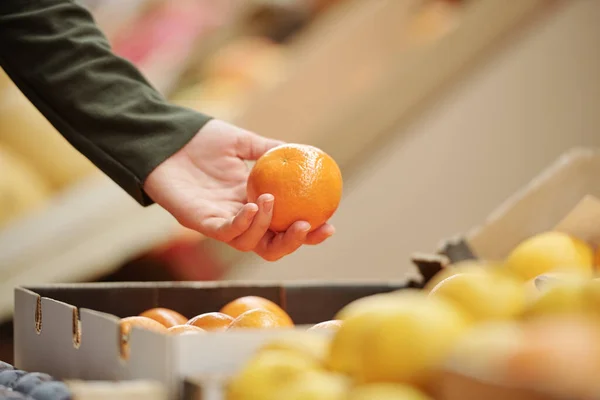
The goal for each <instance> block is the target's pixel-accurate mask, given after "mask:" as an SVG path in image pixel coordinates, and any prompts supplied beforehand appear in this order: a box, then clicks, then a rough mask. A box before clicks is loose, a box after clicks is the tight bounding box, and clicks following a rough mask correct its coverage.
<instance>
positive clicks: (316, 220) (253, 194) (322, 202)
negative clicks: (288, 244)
mask: <svg viewBox="0 0 600 400" xmlns="http://www.w3.org/2000/svg"><path fill="white" fill-rule="evenodd" d="M342 186H343V185H342V173H341V171H340V168H339V167H338V165H337V164H336V162H335V161H334V160H333V158H331V157H330V156H329V155H328V154H326V153H325V152H323V151H322V150H320V149H318V148H316V147H313V146H308V145H300V144H284V145H281V146H278V147H275V148H273V149H271V150H269V151H267V152H266V153H265V154H264V155H263V156H262V157H260V158H259V159H258V160H257V161H256V164H254V167H253V168H252V170H251V171H250V176H249V177H248V184H247V192H248V201H249V202H253V203H254V202H256V200H257V199H258V197H259V196H260V195H262V194H265V193H270V194H272V195H273V196H274V197H275V204H274V207H273V217H272V219H271V225H270V229H271V230H272V231H274V232H284V231H286V230H287V229H288V228H289V227H290V226H291V225H292V224H293V223H294V222H296V221H306V222H308V223H309V224H310V230H311V231H312V230H315V229H317V228H319V227H320V226H321V225H323V224H324V223H325V222H327V220H329V218H331V216H332V215H333V214H334V212H335V211H336V210H337V208H338V205H339V203H340V200H341V198H342Z"/></svg>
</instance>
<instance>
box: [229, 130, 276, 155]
mask: <svg viewBox="0 0 600 400" xmlns="http://www.w3.org/2000/svg"><path fill="white" fill-rule="evenodd" d="M282 144H284V142H282V141H280V140H275V139H270V138H266V137H264V136H260V135H257V134H256V133H252V132H249V131H245V130H242V132H240V138H239V140H238V146H237V156H238V157H240V158H241V159H244V160H252V161H254V160H258V159H259V158H260V157H261V156H262V155H263V154H265V153H266V152H267V151H269V150H271V149H272V148H273V147H277V146H279V145H282Z"/></svg>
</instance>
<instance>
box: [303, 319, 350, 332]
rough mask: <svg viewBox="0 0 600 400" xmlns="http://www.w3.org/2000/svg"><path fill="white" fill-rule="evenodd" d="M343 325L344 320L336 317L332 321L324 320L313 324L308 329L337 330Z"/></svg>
mask: <svg viewBox="0 0 600 400" xmlns="http://www.w3.org/2000/svg"><path fill="white" fill-rule="evenodd" d="M341 326H342V321H340V320H338V319H334V320H331V321H323V322H320V323H318V324H315V325H313V326H311V327H310V328H308V330H309V331H316V330H326V331H333V332H335V331H337V330H338V329H340V327H341Z"/></svg>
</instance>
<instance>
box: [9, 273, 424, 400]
mask: <svg viewBox="0 0 600 400" xmlns="http://www.w3.org/2000/svg"><path fill="white" fill-rule="evenodd" d="M415 286H418V284H417V283H416V282H406V281H404V282H385V283H369V284H360V283H336V284H325V283H324V284H317V283H315V284H312V283H290V284H280V285H277V284H260V283H257V284H254V283H247V284H233V285H228V284H227V283H223V282H198V283H172V282H164V283H108V284H107V283H88V284H64V285H45V286H37V287H27V288H24V287H20V288H17V289H15V318H14V331H15V334H14V337H15V339H14V340H15V366H16V367H17V368H21V369H24V370H28V371H42V372H47V373H49V374H51V375H53V376H56V377H59V378H63V379H83V380H107V381H111V380H134V379H143V380H155V381H158V382H161V383H163V384H164V385H165V386H166V387H167V389H168V392H169V396H170V398H172V399H177V398H180V395H181V394H182V390H181V389H182V387H181V386H182V382H183V379H184V378H187V377H191V378H193V377H198V376H203V377H210V376H220V375H228V374H231V373H233V372H235V371H236V370H237V368H239V367H240V366H241V365H242V363H243V362H244V361H245V360H246V359H247V358H248V357H250V356H251V355H252V354H253V352H254V351H255V350H256V348H257V347H258V346H260V345H261V344H262V343H263V342H264V341H265V340H268V339H269V338H272V337H275V336H278V335H281V334H282V333H283V332H286V331H287V330H286V329H277V330H256V331H243V332H241V331H237V332H233V331H232V332H224V333H208V334H206V335H181V336H167V335H161V334H157V333H154V332H150V331H146V330H142V329H138V328H134V329H133V330H132V333H131V337H130V357H129V359H128V360H124V359H122V358H121V354H120V353H121V352H120V346H121V338H120V334H119V317H126V316H132V315H138V314H140V313H141V312H143V311H144V310H146V309H149V308H153V307H158V306H160V307H166V308H170V309H173V310H177V311H179V312H180V313H182V314H184V315H186V316H187V317H189V318H191V317H193V316H195V315H198V314H201V313H205V312H210V311H218V310H219V309H220V308H221V307H222V306H223V305H225V304H226V303H227V302H229V301H231V300H233V299H235V298H238V297H241V296H246V295H256V296H262V297H265V298H267V299H270V300H272V301H274V302H276V303H277V304H279V305H281V306H282V307H283V308H284V309H285V310H286V311H287V312H288V313H289V314H290V316H291V317H292V319H293V320H294V321H295V323H296V324H297V325H304V324H313V323H317V322H321V321H325V320H329V319H332V318H333V316H334V315H335V313H336V312H337V311H338V310H339V309H341V308H342V307H343V306H345V305H346V304H348V303H349V302H351V301H353V300H355V299H358V298H361V297H364V296H368V295H371V294H375V293H382V292H389V291H393V290H397V289H402V288H406V287H415ZM299 329H301V328H299ZM209 389H210V388H209V387H208V386H207V390H209ZM203 398H204V399H207V398H210V397H209V395H208V394H207V395H203ZM217 398H218V397H217Z"/></svg>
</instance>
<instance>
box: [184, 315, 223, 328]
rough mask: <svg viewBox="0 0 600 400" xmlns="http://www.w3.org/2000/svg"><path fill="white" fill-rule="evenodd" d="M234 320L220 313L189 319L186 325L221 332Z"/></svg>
mask: <svg viewBox="0 0 600 400" xmlns="http://www.w3.org/2000/svg"><path fill="white" fill-rule="evenodd" d="M233 320H234V318H233V317H231V316H229V315H227V314H223V313H220V312H209V313H205V314H200V315H197V316H195V317H194V318H192V319H190V320H189V321H188V322H187V323H186V325H191V326H196V327H198V328H202V329H205V330H207V331H223V330H225V329H227V327H228V326H229V325H230V324H231V323H232V322H233Z"/></svg>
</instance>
